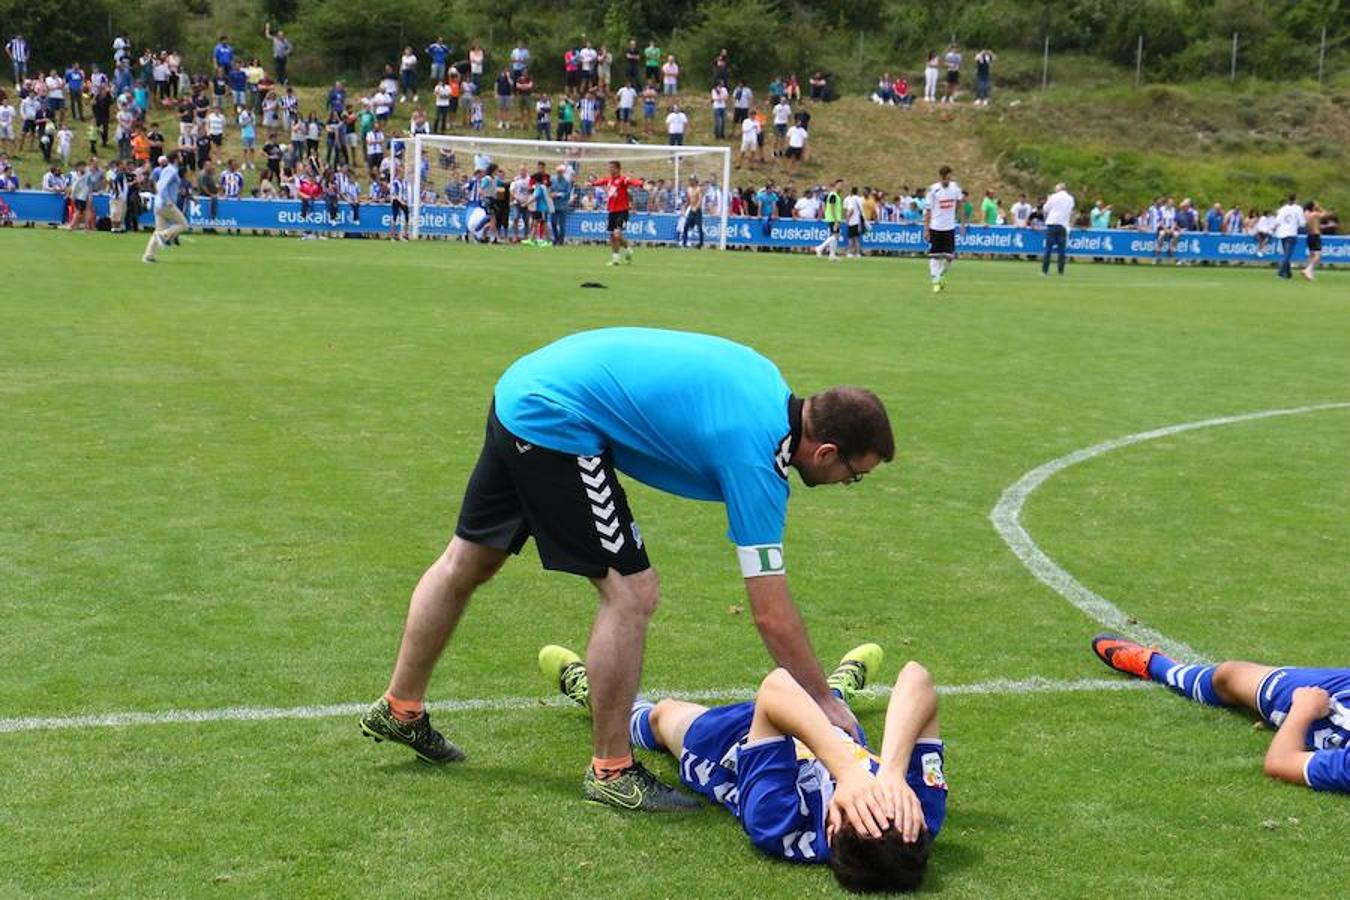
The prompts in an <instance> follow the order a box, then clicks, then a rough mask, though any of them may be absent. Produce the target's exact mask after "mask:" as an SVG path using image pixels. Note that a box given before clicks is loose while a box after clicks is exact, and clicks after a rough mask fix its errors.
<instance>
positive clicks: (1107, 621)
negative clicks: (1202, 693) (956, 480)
mask: <svg viewBox="0 0 1350 900" xmlns="http://www.w3.org/2000/svg"><path fill="white" fill-rule="evenodd" d="M1330 409H1350V403H1321V404H1318V405H1315V406H1296V407H1292V408H1290V409H1267V410H1262V411H1260V412H1252V413H1244V414H1242V415H1237V416H1220V417H1218V418H1214V419H1202V420H1200V421H1198V422H1183V423H1182V424H1180V425H1168V426H1167V427H1165V428H1155V429H1153V430H1152V431H1141V432H1138V433H1137V434H1127V435H1125V436H1124V437H1119V438H1114V439H1112V440H1109V441H1103V442H1102V443H1100V444H1093V445H1092V446H1091V447H1087V448H1084V449H1082V450H1075V451H1074V452H1073V453H1070V454H1068V455H1066V456H1061V457H1059V458H1058V459H1052V460H1050V462H1048V463H1045V464H1043V465H1040V466H1037V467H1036V468H1034V469H1032V470H1031V471H1030V472H1027V473H1026V474H1025V475H1023V476H1022V477H1021V478H1019V479H1018V480H1017V482H1016V483H1015V484H1013V485H1012V487H1010V488H1008V489H1007V490H1006V491H1004V492H1003V496H1002V497H1000V498H999V500H998V503H997V504H995V506H994V508H993V510H992V511H991V512H990V513H989V519H990V521H992V522H993V523H994V529H995V530H996V531H998V533H999V536H1000V537H1001V538H1003V541H1004V543H1006V544H1007V545H1008V547H1009V548H1010V549H1011V550H1012V552H1013V553H1015V554H1016V555H1017V558H1018V559H1020V560H1021V561H1022V564H1023V565H1024V566H1026V567H1027V568H1028V569H1029V570H1031V574H1033V575H1035V576H1036V577H1037V578H1038V579H1040V581H1041V582H1043V583H1044V584H1046V585H1048V586H1049V587H1050V588H1051V589H1052V590H1053V591H1055V592H1056V593H1057V594H1059V595H1060V596H1061V597H1063V598H1064V599H1065V600H1068V601H1069V602H1070V603H1072V604H1073V605H1074V606H1076V607H1078V609H1080V610H1082V612H1083V613H1084V614H1086V615H1087V616H1088V617H1089V618H1091V619H1093V620H1095V621H1097V622H1099V623H1101V624H1102V625H1105V626H1106V627H1107V628H1109V629H1111V630H1113V631H1118V632H1120V633H1121V634H1126V635H1129V636H1130V637H1132V638H1134V639H1135V640H1137V641H1140V642H1141V643H1146V644H1156V645H1157V646H1159V647H1161V648H1162V649H1163V650H1164V651H1166V652H1167V653H1168V655H1170V656H1175V657H1177V658H1180V659H1185V660H1187V661H1195V662H1203V661H1205V660H1204V657H1202V656H1201V655H1200V654H1199V653H1197V652H1196V651H1195V650H1193V649H1192V648H1191V647H1189V646H1188V645H1186V644H1184V643H1182V642H1181V641H1178V640H1174V639H1172V638H1169V637H1168V636H1167V635H1165V634H1163V633H1161V632H1160V631H1158V630H1156V629H1154V628H1150V627H1149V626H1147V625H1143V624H1141V623H1139V622H1138V620H1136V619H1135V618H1134V617H1132V616H1129V615H1127V614H1126V613H1125V612H1123V611H1122V610H1121V609H1120V608H1119V607H1118V606H1116V605H1115V604H1114V603H1112V602H1111V601H1110V600H1107V599H1106V598H1105V597H1103V596H1101V595H1100V594H1098V593H1096V592H1094V591H1093V590H1091V589H1090V588H1088V587H1086V586H1085V585H1084V584H1083V583H1082V582H1080V581H1079V580H1078V579H1076V578H1074V577H1073V576H1072V575H1070V574H1069V573H1068V572H1066V571H1065V570H1064V568H1063V567H1062V566H1060V565H1059V564H1058V563H1056V562H1055V561H1054V560H1053V559H1051V558H1050V557H1049V556H1048V555H1047V554H1046V553H1045V551H1043V550H1042V549H1041V548H1040V547H1038V546H1037V545H1036V541H1035V540H1033V539H1032V537H1031V535H1030V534H1028V533H1027V530H1026V529H1025V528H1023V527H1022V522H1021V517H1022V507H1023V506H1025V505H1026V502H1027V498H1028V497H1030V496H1031V493H1032V492H1033V491H1035V490H1036V489H1037V488H1038V487H1040V486H1041V485H1042V484H1044V483H1045V482H1046V480H1047V479H1049V478H1050V477H1051V476H1052V475H1056V474H1058V473H1060V472H1062V471H1064V470H1065V469H1067V468H1069V467H1070V466H1073V465H1077V464H1078V463H1080V462H1084V461H1086V460H1089V459H1093V458H1094V457H1097V456H1101V455H1102V454H1103V453H1109V452H1111V451H1112V450H1119V449H1120V448H1122V447H1128V446H1130V445H1132V444H1141V443H1143V442H1144V441H1151V440H1155V439H1157V438H1163V437H1168V436H1170V435H1174V434H1180V433H1182V432H1184V431H1195V430H1197V429H1200V428H1216V427H1218V426H1220V425H1236V424H1238V423H1240V422H1254V421H1256V420H1258V419H1273V418H1275V417H1277V416H1298V415H1303V414H1305V413H1314V412H1323V411H1325V410H1330Z"/></svg>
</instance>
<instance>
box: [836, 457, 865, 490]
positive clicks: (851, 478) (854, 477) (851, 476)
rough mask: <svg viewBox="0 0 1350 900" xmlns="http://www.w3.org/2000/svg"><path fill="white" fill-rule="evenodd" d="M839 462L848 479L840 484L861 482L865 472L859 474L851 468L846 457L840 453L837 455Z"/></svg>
mask: <svg viewBox="0 0 1350 900" xmlns="http://www.w3.org/2000/svg"><path fill="white" fill-rule="evenodd" d="M839 461H840V462H841V463H843V464H844V468H845V469H848V477H847V478H845V479H844V480H843V482H841V483H842V484H857V483H858V482H860V481H862V480H863V476H865V475H866V474H867V473H866V472H859V471H858V470H857V469H855V468H853V465H852V464H851V463H850V462H849V461H848V457H847V456H845V455H844V454H842V453H841V454H839Z"/></svg>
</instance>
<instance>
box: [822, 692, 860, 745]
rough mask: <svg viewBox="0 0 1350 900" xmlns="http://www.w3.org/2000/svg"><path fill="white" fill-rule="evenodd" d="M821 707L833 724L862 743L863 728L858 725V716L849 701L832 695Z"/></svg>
mask: <svg viewBox="0 0 1350 900" xmlns="http://www.w3.org/2000/svg"><path fill="white" fill-rule="evenodd" d="M820 708H821V711H823V712H824V713H825V718H827V719H829V720H830V724H831V725H833V726H835V727H836V728H842V729H843V730H844V731H845V732H846V733H847V734H848V735H849V736H850V737H851V738H853V740H855V741H857V742H858V743H859V744H861V743H862V728H861V727H860V726H859V725H858V717H857V716H855V715H853V710H851V709H849V707H848V704H847V703H845V702H844V701H843V700H840V699H839V698H838V697H835V696H834V695H830V698H829V699H828V700H826V701H825V702H823V703H821V704H820Z"/></svg>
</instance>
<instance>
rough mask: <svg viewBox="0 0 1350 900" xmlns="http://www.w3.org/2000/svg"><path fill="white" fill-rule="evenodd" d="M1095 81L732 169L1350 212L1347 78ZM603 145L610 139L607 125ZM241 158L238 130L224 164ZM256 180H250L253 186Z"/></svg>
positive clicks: (864, 119) (694, 110)
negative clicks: (1303, 203) (952, 173)
mask: <svg viewBox="0 0 1350 900" xmlns="http://www.w3.org/2000/svg"><path fill="white" fill-rule="evenodd" d="M1092 73H1093V74H1092V77H1090V78H1087V77H1085V78H1081V79H1078V80H1074V81H1066V82H1061V83H1057V84H1055V85H1052V86H1051V88H1050V89H1049V90H1048V91H1045V92H1044V93H1042V92H1041V91H1039V90H1036V89H1033V90H1026V89H1020V90H1019V89H1016V88H1012V89H1004V90H996V94H995V102H994V104H993V105H991V106H989V107H987V108H977V107H973V106H971V105H970V104H969V103H968V102H962V103H958V104H956V105H954V106H945V105H936V106H925V105H924V104H922V103H919V104H917V105H916V106H915V108H914V109H912V110H902V109H899V108H895V107H883V106H879V105H876V104H874V103H872V102H870V101H869V100H867V99H865V98H862V97H846V98H844V99H841V100H839V101H837V102H834V103H828V104H815V105H812V106H811V107H810V109H811V113H812V116H813V118H812V127H811V141H810V148H809V149H810V157H809V159H808V161H807V162H806V163H805V164H804V165H803V166H802V168H801V169H800V171H799V172H798V173H796V174H795V175H794V176H791V177H789V176H788V174H787V172H786V170H785V168H784V167H783V166H782V165H781V163H778V162H776V161H772V160H771V161H770V162H769V163H767V164H766V165H763V166H756V167H752V168H748V169H740V168H738V169H736V175H735V181H736V183H737V184H738V185H743V186H744V185H750V184H759V183H761V182H762V181H763V180H764V179H766V178H770V177H772V178H774V179H776V180H777V181H779V183H780V184H781V183H784V182H792V183H795V184H796V185H797V186H799V187H801V186H805V185H809V184H815V183H820V182H823V181H825V180H826V179H833V178H835V177H843V178H845V179H847V180H848V181H849V182H850V183H853V182H856V183H858V184H861V185H871V186H875V187H879V188H881V189H882V190H885V191H888V192H891V191H896V190H899V189H900V188H901V187H902V186H904V185H909V186H911V187H914V186H918V185H922V184H927V183H928V182H930V181H932V180H933V177H934V172H935V170H936V168H937V167H938V165H940V164H944V163H945V164H947V165H951V166H952V167H953V168H954V169H955V170H956V173H957V178H958V180H959V181H960V182H961V183H962V184H963V185H964V186H965V187H966V188H967V189H968V190H970V191H971V193H972V194H973V195H978V194H979V193H982V192H983V191H984V190H985V189H987V188H992V189H994V190H995V192H996V193H997V194H998V196H999V197H1000V198H1009V199H1010V197H1011V195H1013V194H1015V193H1016V192H1017V191H1019V190H1025V191H1027V192H1028V193H1036V192H1040V191H1044V190H1046V189H1047V188H1048V187H1049V186H1050V185H1052V184H1053V183H1054V182H1055V181H1058V180H1064V181H1066V182H1068V183H1069V184H1070V185H1071V187H1072V188H1073V189H1074V191H1075V193H1077V194H1078V196H1079V197H1080V199H1081V200H1082V201H1083V202H1084V203H1090V202H1091V200H1094V199H1096V198H1097V197H1102V198H1104V199H1106V200H1108V201H1109V202H1112V203H1114V204H1115V205H1116V206H1117V208H1118V209H1122V208H1125V207H1127V206H1137V205H1139V204H1140V203H1142V202H1144V201H1145V200H1146V199H1147V198H1148V197H1149V196H1151V195H1153V194H1155V193H1168V194H1174V195H1176V196H1177V198H1178V199H1180V198H1181V197H1182V196H1190V197H1193V198H1194V199H1195V200H1196V202H1197V203H1200V204H1208V203H1212V202H1214V201H1215V200H1218V201H1220V202H1224V203H1229V202H1232V201H1234V200H1236V201H1238V202H1240V203H1242V204H1243V205H1244V206H1251V205H1263V206H1270V205H1274V204H1275V203H1276V201H1277V199H1278V198H1280V197H1282V196H1283V195H1284V194H1286V193H1288V192H1290V191H1294V192H1297V193H1298V194H1299V195H1300V196H1316V197H1317V198H1319V199H1320V200H1321V201H1322V202H1323V203H1324V204H1325V205H1329V206H1331V207H1332V208H1339V209H1340V210H1342V211H1344V210H1346V209H1347V208H1350V187H1348V186H1347V183H1346V180H1345V179H1344V177H1343V176H1342V170H1343V167H1344V165H1345V163H1346V148H1347V147H1350V76H1342V77H1340V78H1339V79H1338V80H1336V81H1334V82H1333V83H1331V84H1328V85H1327V86H1325V87H1323V88H1320V89H1319V88H1318V87H1317V86H1316V85H1315V84H1311V85H1310V84H1303V83H1279V84H1271V83H1264V82H1246V83H1242V82H1240V83H1239V84H1238V85H1230V84H1228V83H1227V82H1226V81H1224V82H1218V83H1216V82H1196V83H1192V84H1186V85H1146V86H1144V87H1141V88H1139V89H1135V88H1133V87H1132V86H1130V82H1129V77H1128V73H1123V72H1112V71H1110V70H1103V69H1102V67H1101V66H1100V65H1094V66H1093V67H1092ZM301 93H302V108H303V109H306V110H308V109H310V108H316V109H317V108H319V107H320V106H321V102H322V94H323V91H322V89H319V88H313V89H305V90H303V91H302V92H301ZM423 99H424V100H425V99H426V98H425V97H424V98H423ZM681 100H682V102H683V103H684V105H685V107H686V109H687V110H688V112H689V113H690V120H691V121H690V133H689V136H688V142H689V143H713V140H712V118H711V112H710V109H709V104H708V102H707V100H706V99H703V98H702V97H701V96H699V97H684V98H681ZM400 112H401V115H400V117H399V125H400V126H403V125H405V124H406V121H407V115H408V113H409V112H410V109H409V108H408V106H406V105H404V106H401V107H400ZM487 112H488V129H487V131H486V132H484V134H485V135H487V136H490V137H501V136H520V137H524V136H527V135H525V134H523V133H522V132H521V130H520V129H514V130H512V131H509V132H501V131H497V130H495V129H494V128H492V111H491V110H488V111H487ZM163 124H164V126H165V127H164V131H165V133H166V135H167V136H168V137H169V140H170V142H171V143H172V141H173V139H174V137H175V135H176V134H177V126H176V124H175V123H174V122H173V121H172V120H171V117H168V116H165V117H164V123H163ZM76 137H77V141H76V147H77V148H80V147H83V146H84V144H83V141H82V140H81V139H82V138H83V130H82V128H79V129H76ZM661 137H662V136H660V135H658V136H657V138H656V139H660V138H661ZM736 137H737V138H738V137H739V135H736ZM597 138H598V139H599V140H615V139H616V138H615V135H614V133H613V132H612V131H609V130H606V131H602V132H601V133H600V134H599V135H597ZM262 139H263V136H262V135H260V143H261V142H262ZM725 143H726V144H727V145H728V146H732V147H733V150H734V149H735V144H733V143H732V142H731V141H728V142H725ZM237 155H238V142H237V134H232V135H230V139H229V140H228V141H227V144H226V147H225V150H224V155H223V156H220V157H218V158H226V157H229V156H237ZM17 167H18V169H19V172H20V175H21V178H22V179H23V181H24V182H25V183H34V184H36V183H37V182H38V181H39V180H40V178H41V173H42V171H43V167H42V161H41V158H40V157H39V155H38V154H37V153H35V152H32V151H29V152H26V153H24V154H22V155H21V156H20V157H18V162H17ZM254 183H255V182H254V179H253V178H250V179H249V181H248V184H247V187H252V185H253V184H254Z"/></svg>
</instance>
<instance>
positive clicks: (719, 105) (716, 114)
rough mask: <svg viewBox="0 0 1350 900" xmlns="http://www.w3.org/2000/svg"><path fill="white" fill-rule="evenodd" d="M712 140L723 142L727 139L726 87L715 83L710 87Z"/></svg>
mask: <svg viewBox="0 0 1350 900" xmlns="http://www.w3.org/2000/svg"><path fill="white" fill-rule="evenodd" d="M711 96H712V113H713V138H714V139H715V140H719V141H724V140H726V137H727V98H728V97H729V96H730V94H729V93H728V92H727V86H726V85H725V84H723V83H722V82H720V81H719V82H717V84H714V85H713V87H712V95H711Z"/></svg>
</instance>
